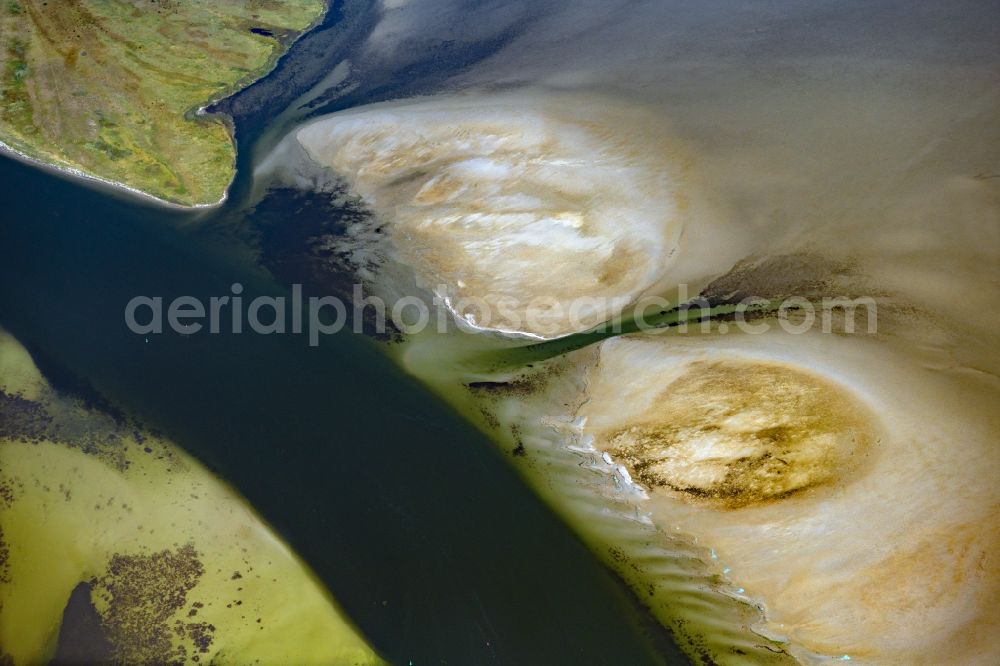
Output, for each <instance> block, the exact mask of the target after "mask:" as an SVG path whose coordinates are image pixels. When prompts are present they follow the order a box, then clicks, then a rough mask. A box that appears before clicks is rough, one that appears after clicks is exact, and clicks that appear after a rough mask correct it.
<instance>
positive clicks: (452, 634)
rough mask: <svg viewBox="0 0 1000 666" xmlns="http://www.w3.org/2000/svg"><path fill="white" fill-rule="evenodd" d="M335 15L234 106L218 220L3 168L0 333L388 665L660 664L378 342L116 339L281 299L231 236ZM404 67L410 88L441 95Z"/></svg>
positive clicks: (636, 624)
mask: <svg viewBox="0 0 1000 666" xmlns="http://www.w3.org/2000/svg"><path fill="white" fill-rule="evenodd" d="M339 11H340V10H337V11H334V12H332V13H331V16H330V17H329V19H328V20H327V22H326V24H325V25H324V26H322V27H321V29H320V30H318V31H317V32H316V33H315V35H314V36H312V37H311V38H308V39H304V40H302V41H301V42H299V43H298V44H297V45H296V46H295V47H293V49H292V51H291V52H290V54H289V55H288V56H287V57H286V58H285V60H283V61H282V64H281V66H280V67H279V69H278V70H277V71H276V72H275V73H273V74H272V75H271V76H270V77H268V78H267V79H265V80H264V82H262V83H261V84H260V85H261V86H262V87H266V86H268V85H270V86H272V87H273V86H275V85H276V82H277V84H280V85H278V88H280V89H281V90H282V91H283V92H282V94H274V95H263V96H260V95H259V97H262V98H266V99H267V100H269V101H268V104H270V106H267V105H266V104H265V103H264V102H262V101H260V99H257V100H256V101H254V100H253V99H252V97H253V93H254V88H251V89H250V91H249V92H248V93H247V95H248V96H246V97H243V98H242V99H243V100H244V102H243V106H242V107H239V104H238V103H236V102H239V100H240V99H241V98H240V97H237V98H236V102H234V104H235V106H231V108H229V110H230V111H233V112H234V113H236V124H237V136H238V138H239V146H240V155H241V158H240V162H239V170H240V171H239V176H238V179H237V182H236V185H235V186H234V189H233V196H232V198H231V200H230V203H229V204H228V205H227V206H225V207H223V208H221V209H217V210H214V211H211V212H207V213H206V212H200V213H198V212H190V213H189V212H179V211H173V210H166V209H163V208H158V207H155V206H151V205H149V204H145V203H142V202H139V201H138V200H135V199H133V198H129V197H123V196H119V195H116V194H113V193H111V192H110V191H108V190H107V189H94V188H92V187H90V186H87V185H84V184H82V183H80V182H78V181H73V180H70V179H65V178H62V177H58V176H55V175H52V174H49V173H46V172H43V171H41V170H39V169H36V168H33V167H30V166H27V165H24V164H21V163H18V162H15V161H13V160H10V159H7V158H0V183H2V187H3V191H4V194H5V196H4V201H3V205H2V212H0V325H2V326H3V327H5V328H7V329H8V330H9V331H11V332H12V333H13V334H14V335H15V336H17V337H18V339H19V340H20V341H21V342H22V343H24V344H25V345H27V346H28V347H29V349H30V350H32V352H33V353H34V354H35V355H36V358H37V359H38V360H39V361H40V364H41V365H42V366H43V369H44V370H45V371H46V373H47V374H48V375H49V376H50V378H51V379H52V381H53V382H54V383H56V384H60V383H65V382H66V378H67V377H69V376H74V377H76V378H77V380H79V379H82V380H85V381H86V382H89V383H90V384H91V385H93V387H95V388H96V389H97V390H98V391H100V392H101V393H103V394H104V395H105V396H107V397H108V398H109V399H111V400H112V401H114V402H116V403H118V404H120V405H122V406H123V407H125V408H126V409H128V410H130V411H132V412H133V413H134V414H136V415H137V416H138V417H139V418H140V419H141V420H143V421H144V422H146V423H147V424H148V425H150V426H152V427H156V428H159V429H161V430H162V431H164V433H165V434H166V435H167V436H169V437H170V438H172V439H173V440H174V441H176V442H177V443H179V444H180V445H181V446H183V447H184V448H185V449H186V450H188V451H189V452H191V453H192V454H194V455H195V456H196V457H198V458H199V459H201V460H202V461H203V462H205V463H206V464H208V465H209V466H210V467H211V468H212V469H213V470H215V471H216V472H217V473H218V474H219V475H221V476H222V477H223V478H225V479H227V480H229V481H231V482H232V483H234V484H235V485H236V486H237V487H238V488H239V490H240V491H241V492H242V493H243V494H245V495H246V496H247V497H248V498H249V500H250V501H251V503H252V504H253V505H254V506H255V507H256V508H257V509H258V510H259V511H260V513H261V514H262V515H263V516H264V518H265V519H266V520H268V521H269V522H270V523H271V524H272V525H273V526H274V527H275V528H276V529H277V531H279V532H280V533H281V534H282V535H283V536H284V537H285V538H286V539H287V540H288V541H289V542H290V543H291V544H292V546H293V547H294V548H295V549H296V550H297V551H298V552H299V553H300V554H301V555H302V556H303V557H304V558H305V560H306V561H307V562H308V563H309V564H310V565H311V566H312V567H313V569H314V570H315V571H316V572H317V574H318V575H319V577H320V578H321V579H322V580H323V582H324V583H325V584H326V585H327V586H328V587H329V589H330V590H331V591H332V592H333V594H334V596H335V597H336V598H337V600H338V601H339V602H340V603H341V605H342V606H343V607H344V609H345V610H346V612H347V613H348V615H349V616H350V617H352V618H353V620H354V621H355V622H356V623H357V625H358V626H359V627H360V629H361V630H362V632H363V633H364V634H365V635H366V636H367V637H368V638H369V639H370V640H371V642H372V644H373V645H374V647H375V648H376V649H377V650H378V651H379V652H380V653H381V654H383V655H384V656H385V657H386V658H388V659H389V660H391V661H392V662H394V663H399V664H407V663H410V662H412V663H413V664H491V663H498V664H616V665H617V664H644V663H663V662H665V661H674V660H675V659H676V657H673V656H671V655H674V654H676V653H674V652H673V649H672V647H671V646H670V643H669V641H668V639H667V638H666V637H665V635H664V634H663V632H662V630H661V629H659V628H658V626H657V625H656V623H655V621H653V620H652V619H651V618H650V617H649V616H648V615H647V613H646V612H645V610H644V609H643V608H642V607H641V606H639V605H638V604H637V603H636V602H635V600H634V599H633V597H632V596H631V594H630V593H629V592H627V590H626V588H625V587H624V586H623V585H622V584H621V583H620V582H619V581H618V580H617V579H616V578H614V576H613V575H612V574H610V573H609V572H608V571H607V570H605V569H604V568H603V567H602V566H601V565H599V564H598V563H597V562H596V560H595V559H594V558H593V557H592V556H591V555H590V554H589V553H588V552H587V550H586V549H585V548H584V547H583V546H582V545H581V544H580V543H579V542H578V541H577V540H576V538H575V537H574V536H573V535H572V534H571V533H570V531H569V530H568V529H567V528H566V527H564V526H563V525H562V524H561V523H560V522H559V521H558V520H557V519H556V518H555V517H554V516H553V515H552V514H551V513H550V511H549V510H548V509H547V508H546V507H545V506H544V505H543V504H542V502H541V501H540V500H538V499H537V498H536V497H535V496H534V495H533V494H532V493H531V492H530V491H529V490H528V489H527V488H526V487H525V486H524V485H523V483H522V482H521V481H520V479H519V478H517V477H516V476H515V474H514V473H513V472H512V470H511V469H509V467H508V466H507V464H506V462H505V461H504V460H503V459H502V458H501V457H500V456H499V455H498V454H497V453H496V452H495V451H494V448H493V445H492V444H491V443H490V442H489V441H487V440H486V439H485V438H484V437H483V436H482V435H481V434H480V433H478V432H477V431H476V430H474V429H473V428H472V427H470V426H469V425H468V424H466V423H465V422H464V420H463V419H462V418H461V417H460V415H458V414H455V413H453V412H452V411H450V409H449V408H448V407H446V406H445V405H444V404H443V403H441V402H440V401H439V400H437V399H436V398H434V397H433V396H431V395H430V394H428V393H427V392H426V391H425V390H424V389H423V388H422V387H421V386H420V385H418V384H417V383H416V382H414V381H413V380H412V379H410V378H408V377H406V376H404V375H403V374H402V373H401V372H399V370H398V369H397V368H396V367H395V366H394V365H393V364H392V363H390V362H389V361H388V360H387V359H386V358H384V357H383V355H382V353H381V352H380V350H379V349H378V348H377V347H376V345H375V343H373V342H372V341H370V340H368V339H366V338H364V337H361V336H357V335H353V334H350V333H343V334H338V335H335V336H330V337H328V338H326V339H324V341H323V344H322V345H320V346H319V347H315V348H313V347H309V346H308V345H307V344H306V342H307V341H306V340H305V338H304V336H293V335H282V336H262V335H250V334H246V335H232V334H225V333H223V334H219V335H207V334H200V335H192V336H180V335H175V334H163V335H151V336H148V337H146V336H138V335H135V334H133V333H131V332H130V331H129V330H128V329H127V328H126V325H125V321H124V317H123V310H124V307H125V304H126V302H127V301H128V300H129V299H130V298H132V297H133V296H136V295H150V296H154V295H155V296H162V297H163V298H164V300H165V301H169V300H170V299H172V298H174V297H176V296H180V295H193V296H197V297H201V298H204V299H207V298H208V297H210V296H216V295H224V294H226V293H228V290H229V286H230V285H231V284H232V283H233V282H240V283H242V284H243V285H245V288H246V291H245V293H244V296H245V298H246V300H249V299H250V298H252V297H253V296H255V295H258V294H282V293H285V287H284V286H283V285H280V284H278V283H277V282H275V281H274V280H273V279H272V278H271V277H269V276H268V275H267V274H266V273H265V272H263V271H262V270H260V269H259V268H258V267H257V266H256V264H255V263H254V262H253V261H252V259H250V254H249V253H248V252H246V249H245V248H242V247H239V245H238V244H237V243H235V241H234V240H233V239H232V237H231V231H232V220H233V219H234V216H236V217H237V218H238V215H237V214H236V211H238V210H239V207H240V206H241V205H242V203H241V198H242V196H243V194H244V193H245V192H246V191H247V190H248V185H249V177H248V172H249V156H250V155H251V154H252V152H253V146H254V143H255V141H257V140H258V138H259V137H260V136H261V135H262V133H263V132H264V129H265V128H266V127H267V119H268V117H270V115H273V114H274V113H275V112H276V111H277V110H278V109H280V108H281V105H283V104H287V102H288V99H289V98H290V97H292V96H294V94H295V93H296V91H298V92H301V90H303V89H305V88H307V87H308V86H309V85H311V83H312V82H313V81H314V80H315V79H316V78H317V77H318V76H321V75H322V74H323V73H325V71H327V70H325V69H324V67H326V66H328V65H331V63H336V62H337V61H338V60H339V58H341V57H342V56H343V53H345V52H347V51H349V50H350V49H351V48H352V45H353V44H355V43H356V42H357V40H358V39H360V38H361V37H362V36H363V34H364V31H365V30H366V26H369V25H370V17H369V16H367V14H366V13H365V12H364V11H357V12H355V13H354V14H351V13H350V12H347V11H346V10H344V11H345V13H344V14H340V13H339ZM338 22H339V23H338ZM338 26H343V29H338ZM324 40H325V41H324ZM488 51H489V45H487V46H486V47H483V49H481V50H480V51H470V52H468V53H456V54H453V56H454V60H455V62H456V63H458V62H460V61H462V60H463V59H468V58H472V59H474V58H478V57H482V56H483V55H485V54H486V53H487V52H488ZM439 64H440V63H439ZM445 64H446V65H448V66H451V65H453V64H454V63H451V64H449V63H445ZM411 69H412V71H411V76H410V77H409V78H407V80H406V86H407V90H413V89H419V86H420V81H424V82H425V83H426V85H427V86H432V85H433V82H434V81H436V80H438V79H439V78H440V72H439V71H438V70H437V69H435V68H434V67H431V66H430V65H429V64H425V66H424V69H423V70H421V69H420V68H419V66H418V67H417V68H416V69H413V66H411ZM308 71H312V74H309V73H308ZM304 72H305V73H304ZM373 76H374V75H373ZM296 77H297V78H296ZM421 77H423V78H421ZM387 82H388V83H387ZM372 86H373V87H372V88H371V89H369V93H370V98H371V99H380V98H386V97H391V96H393V94H402V92H405V91H396V93H394V92H393V91H394V88H393V86H392V85H391V77H389V76H388V75H387V74H386V73H385V72H382V73H380V74H379V75H378V76H377V77H375V79H374V83H373V84H372ZM365 95H366V93H365V92H364V89H362V91H361V92H355V93H354V94H353V96H352V99H350V100H340V101H339V102H337V104H339V105H341V106H347V105H351V104H356V103H362V102H364V101H366V99H367V98H366V97H365ZM238 107H239V108H238ZM327 107H329V105H327ZM320 110H324V108H321V107H318V108H317V109H316V111H320ZM326 110H329V109H328V108H326ZM75 381H76V380H75Z"/></svg>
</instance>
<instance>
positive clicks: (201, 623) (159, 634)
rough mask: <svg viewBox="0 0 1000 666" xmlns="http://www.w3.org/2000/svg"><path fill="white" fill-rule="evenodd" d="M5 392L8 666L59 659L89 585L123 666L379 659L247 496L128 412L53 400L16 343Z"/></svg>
mask: <svg viewBox="0 0 1000 666" xmlns="http://www.w3.org/2000/svg"><path fill="white" fill-rule="evenodd" d="M0 391H2V393H0V398H2V400H3V404H2V407H0V424H2V430H0V529H2V532H0V540H2V545H0V557H2V561H0V648H2V651H0V655H2V659H3V660H6V661H5V662H4V663H13V664H33V663H43V662H46V661H47V660H48V659H49V658H51V657H52V656H53V654H54V653H55V652H56V650H57V641H58V639H59V635H60V623H61V621H62V618H63V613H64V608H65V607H66V605H67V599H69V598H70V595H71V593H72V592H73V590H74V588H77V586H78V585H79V584H81V583H86V584H87V585H88V586H89V600H90V602H91V603H92V604H93V607H94V609H95V610H96V613H97V614H98V616H99V618H100V630H101V633H102V634H103V636H104V639H105V640H106V643H107V645H106V652H105V655H104V656H105V657H106V658H108V659H111V660H113V661H115V662H117V663H167V662H169V663H175V662H176V663H181V662H197V661H200V662H202V663H208V662H212V663H230V664H242V663H251V662H257V663H286V664H293V663H294V664H331V663H336V664H379V663H382V661H381V659H380V658H379V657H378V656H377V655H376V654H375V653H374V652H373V651H372V649H371V648H370V647H369V646H368V645H366V643H365V641H364V639H363V638H361V636H360V635H359V634H358V633H357V631H356V630H355V629H354V627H353V626H352V625H351V623H350V622H349V621H348V620H347V619H346V618H345V617H344V616H343V615H342V613H341V612H340V610H339V609H338V608H337V605H336V604H335V602H334V601H333V599H332V598H331V597H330V595H329V593H328V592H327V591H326V590H324V589H323V587H322V586H321V585H320V584H319V583H318V582H317V580H316V579H315V578H314V577H313V575H312V574H311V572H310V571H309V569H308V568H307V567H306V566H305V565H304V563H303V562H302V561H300V560H299V559H298V558H297V557H296V556H295V554H294V553H292V552H291V550H290V549H289V548H288V546H287V545H285V544H284V543H283V542H282V541H281V539H279V538H278V537H277V536H276V535H275V534H274V533H273V532H272V531H271V530H270V529H269V528H268V526H267V525H265V524H264V523H263V522H262V521H261V519H260V518H259V517H258V516H256V515H255V513H254V512H253V510H252V509H251V508H250V507H249V506H248V504H247V503H246V501H245V500H244V499H243V498H242V497H240V496H239V494H237V493H236V492H235V491H234V490H233V489H232V488H231V487H229V486H228V485H226V484H225V483H223V482H221V481H219V480H218V479H217V478H216V477H214V476H213V475H212V474H210V473H209V472H208V471H207V470H206V469H205V468H204V467H202V466H201V465H200V464H199V463H198V462H197V461H195V460H194V459H192V458H191V457H190V456H188V455H186V454H185V453H184V452H183V451H181V450H180V449H179V448H177V447H176V446H175V445H173V444H172V443H171V442H169V441H167V440H164V439H162V438H161V437H158V436H157V435H155V434H153V433H150V432H148V431H146V430H144V429H143V428H142V427H141V426H139V425H136V424H133V423H131V422H129V421H128V420H127V417H123V416H122V415H120V414H117V413H111V414H109V413H107V412H106V411H102V408H101V407H99V406H96V405H93V404H87V403H85V402H84V401H82V400H80V399H77V398H73V397H69V396H65V395H60V394H58V393H56V392H54V391H53V390H52V389H51V388H50V387H49V386H48V384H47V383H46V381H45V379H44V378H43V377H42V376H41V375H40V374H39V372H38V370H37V369H36V367H35V365H34V364H33V362H32V359H31V357H30V356H29V354H28V353H27V352H26V351H25V350H24V348H23V347H21V346H20V345H19V344H18V342H17V341H16V340H15V339H14V338H13V337H12V336H10V335H9V334H7V333H5V332H0ZM85 589H87V588H85ZM94 640H97V639H96V638H95V639H94Z"/></svg>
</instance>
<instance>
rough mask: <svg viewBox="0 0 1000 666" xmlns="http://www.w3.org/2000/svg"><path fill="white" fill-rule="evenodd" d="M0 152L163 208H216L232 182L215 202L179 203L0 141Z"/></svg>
mask: <svg viewBox="0 0 1000 666" xmlns="http://www.w3.org/2000/svg"><path fill="white" fill-rule="evenodd" d="M0 154H3V155H6V156H7V157H10V158H12V159H15V160H17V161H18V162H22V163H24V164H29V165H31V166H33V167H38V168H40V169H42V170H43V171H48V172H49V173H54V174H55V175H57V176H69V177H72V178H79V179H81V180H83V181H90V182H91V183H99V184H100V185H103V186H104V187H107V188H109V189H112V190H115V191H118V192H127V193H129V194H131V195H133V196H135V197H138V198H140V199H145V200H147V201H148V202H151V203H155V204H157V205H160V206H163V207H164V208H174V209H178V210H202V209H206V208H217V207H219V206H221V205H222V204H224V203H225V202H226V201H227V200H228V199H229V188H230V186H231V185H232V184H233V179H230V181H229V184H228V185H226V189H225V191H224V192H223V193H222V197H220V198H219V200H218V201H216V202H215V203H203V204H190V205H188V204H179V203H177V202H175V201H168V200H167V199H161V198H160V197H158V196H156V195H155V194H150V193H149V192H144V191H142V190H140V189H138V188H135V187H131V186H129V185H126V184H125V183H119V182H118V181H114V180H110V179H108V178H101V177H100V176H95V175H93V174H90V173H87V172H86V171H83V170H82V169H77V168H75V167H68V166H59V165H57V164H52V163H50V162H45V161H43V160H41V159H39V158H37V157H32V156H31V155H28V154H27V153H25V152H22V151H20V150H18V149H17V148H14V147H13V146H11V145H9V144H7V143H4V142H3V141H0ZM235 176H236V173H235V169H234V171H233V178H235Z"/></svg>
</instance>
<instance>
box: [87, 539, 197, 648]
mask: <svg viewBox="0 0 1000 666" xmlns="http://www.w3.org/2000/svg"><path fill="white" fill-rule="evenodd" d="M204 573H205V568H204V566H203V565H202V563H201V560H200V559H199V558H198V553H197V551H195V549H194V546H192V545H191V544H186V545H184V546H180V547H178V548H177V549H175V550H172V551H171V550H162V551H160V552H157V553H152V554H150V555H122V554H116V555H115V556H114V557H112V558H111V562H110V563H109V564H108V568H107V572H106V573H105V574H104V575H103V576H101V577H100V578H95V579H93V580H91V581H90V584H91V585H92V586H93V588H94V595H95V596H96V598H97V599H98V600H99V602H100V603H99V612H100V614H101V625H102V627H103V629H104V631H105V632H106V633H107V635H108V638H109V640H110V641H111V644H112V646H113V651H114V656H115V660H116V661H123V662H127V663H137V662H140V663H183V662H184V661H186V660H187V659H188V658H189V649H190V651H191V652H192V655H191V656H197V654H198V653H207V652H208V650H209V646H210V645H211V642H212V638H211V634H212V633H213V632H214V630H215V627H213V626H211V625H205V624H204V623H200V622H195V623H186V622H183V621H182V620H175V621H173V622H171V620H172V619H173V617H174V615H175V614H177V613H178V612H179V611H181V610H182V609H183V608H184V607H185V605H186V604H187V595H188V593H189V592H190V591H191V590H192V589H194V587H195V585H197V583H198V580H199V579H200V578H201V577H202V575H203V574H204Z"/></svg>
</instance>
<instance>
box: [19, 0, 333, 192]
mask: <svg viewBox="0 0 1000 666" xmlns="http://www.w3.org/2000/svg"><path fill="white" fill-rule="evenodd" d="M325 5H326V6H325V8H324V9H323V11H322V13H320V14H319V16H317V17H316V18H315V19H314V20H313V21H312V23H310V24H309V25H308V26H306V27H305V28H303V29H302V30H301V31H299V33H298V34H297V35H296V36H295V38H294V39H292V40H291V41H290V42H288V44H287V45H286V46H285V48H284V50H283V51H282V52H281V53H278V54H277V55H276V56H273V57H271V58H269V59H268V62H267V64H266V69H264V70H262V71H261V73H260V75H259V76H255V77H252V78H250V80H249V81H246V83H244V84H243V85H239V83H240V82H237V84H236V85H234V86H233V87H232V89H230V90H227V91H224V92H223V93H221V94H220V95H219V96H218V97H215V98H211V99H209V100H208V101H206V102H204V103H202V104H201V105H200V106H198V107H197V108H195V109H194V112H193V114H194V115H195V116H198V117H201V118H211V117H218V118H219V119H220V120H221V121H222V124H223V125H224V126H225V127H226V129H227V130H228V131H229V141H230V142H231V143H232V145H233V165H232V176H231V177H230V179H229V182H228V183H227V184H226V187H225V189H223V191H222V196H221V197H219V199H218V200H217V201H215V202H213V203H199V204H181V203H177V202H176V201H170V200H168V199H162V198H160V197H158V196H156V195H155V194H150V193H149V192H145V191H143V190H140V189H138V188H136V187H131V186H129V185H126V184H125V183H120V182H118V181H116V180H111V179H108V178H102V177H100V176H96V175H94V174H91V173H87V172H86V171H84V170H82V169H78V168H76V167H68V166H60V165H57V164H53V163H51V162H46V161H44V160H42V159H39V158H37V157H32V156H31V155H28V154H27V153H25V152H23V151H21V150H18V149H17V148H15V147H13V146H11V145H10V144H8V143H5V142H4V141H3V140H0V155H6V156H9V157H11V158H12V159H15V160H17V161H19V162H22V163H24V164H29V165H31V166H33V167H38V168H41V169H42V170H43V171H48V172H49V173H54V174H55V175H57V176H68V177H70V178H80V179H81V180H83V181H90V183H91V184H93V183H98V184H100V185H103V186H105V187H107V188H109V189H110V190H112V192H114V193H117V192H127V193H128V194H131V195H133V196H135V197H137V198H139V199H142V200H144V201H146V202H149V203H153V204H156V205H158V206H162V207H163V208H172V209H175V210H182V211H198V210H207V209H212V208H218V207H219V206H222V205H223V204H224V203H226V201H228V200H229V190H230V188H232V186H233V183H234V182H235V181H236V163H237V160H238V151H239V146H238V144H237V142H236V131H235V126H234V123H233V118H232V117H231V116H229V115H227V114H224V113H218V112H214V113H213V112H210V111H208V108H209V107H211V106H213V105H215V104H218V103H219V102H221V101H222V100H224V99H226V98H228V97H231V96H232V95H234V94H236V93H237V92H239V91H241V90H245V89H246V88H248V87H250V86H252V85H253V84H255V83H257V82H258V81H260V80H262V79H264V78H266V77H268V76H270V75H271V73H272V72H274V70H275V69H276V68H277V66H278V63H279V62H280V61H281V59H282V58H283V57H284V56H285V55H287V54H288V52H289V50H290V49H291V48H292V46H294V45H295V43H296V42H298V41H299V39H301V38H302V37H303V36H304V35H306V34H308V33H310V32H311V31H312V30H314V29H315V28H316V27H317V26H319V25H321V24H322V23H323V21H325V20H326V16H327V14H328V13H329V11H330V6H331V3H330V2H326V3H325ZM188 113H191V110H189V111H188Z"/></svg>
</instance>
